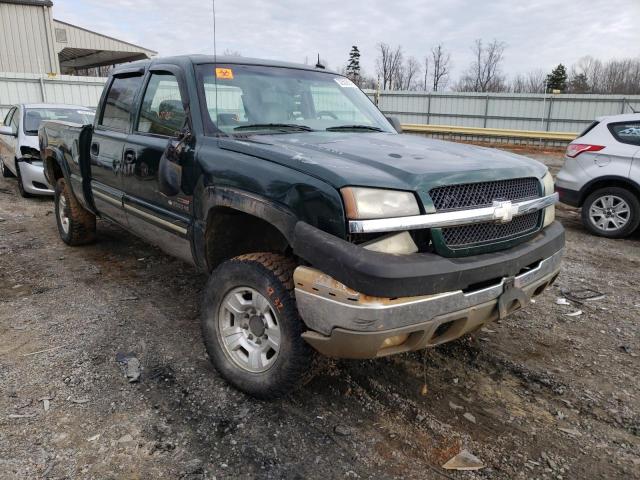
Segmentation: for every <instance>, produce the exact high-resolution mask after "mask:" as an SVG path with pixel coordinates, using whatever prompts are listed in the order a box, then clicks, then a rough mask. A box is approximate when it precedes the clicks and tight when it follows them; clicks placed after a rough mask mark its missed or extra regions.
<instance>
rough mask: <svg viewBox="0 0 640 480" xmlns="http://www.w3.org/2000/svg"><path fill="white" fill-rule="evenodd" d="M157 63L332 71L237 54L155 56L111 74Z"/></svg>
mask: <svg viewBox="0 0 640 480" xmlns="http://www.w3.org/2000/svg"><path fill="white" fill-rule="evenodd" d="M159 63H164V64H167V63H168V64H175V65H182V66H185V65H187V64H193V65H200V64H204V63H222V64H237V65H260V66H265V67H282V68H295V69H299V70H312V71H315V72H327V73H333V74H335V73H336V72H332V71H331V70H325V69H321V68H316V67H315V66H314V65H305V64H303V63H291V62H282V61H279V60H267V59H264V58H249V57H239V56H228V55H218V56H215V55H176V56H173V57H156V58H152V59H150V60H138V61H136V62H131V63H125V64H121V65H118V66H117V67H115V68H114V69H113V70H112V71H111V74H114V73H118V72H119V71H120V70H129V69H131V68H136V67H145V68H146V67H147V66H150V65H155V64H159Z"/></svg>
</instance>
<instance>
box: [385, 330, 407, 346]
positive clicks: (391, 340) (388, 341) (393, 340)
mask: <svg viewBox="0 0 640 480" xmlns="http://www.w3.org/2000/svg"><path fill="white" fill-rule="evenodd" d="M407 338H409V334H408V333H404V334H402V335H394V336H393V337H387V338H385V339H384V342H382V348H389V347H397V346H398V345H402V344H403V343H404V342H406V341H407Z"/></svg>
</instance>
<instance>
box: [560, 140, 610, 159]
mask: <svg viewBox="0 0 640 480" xmlns="http://www.w3.org/2000/svg"><path fill="white" fill-rule="evenodd" d="M603 148H604V145H589V144H587V143H570V144H569V146H568V147H567V157H569V158H576V157H577V156H578V155H580V154H581V153H582V152H599V151H600V150H602V149H603Z"/></svg>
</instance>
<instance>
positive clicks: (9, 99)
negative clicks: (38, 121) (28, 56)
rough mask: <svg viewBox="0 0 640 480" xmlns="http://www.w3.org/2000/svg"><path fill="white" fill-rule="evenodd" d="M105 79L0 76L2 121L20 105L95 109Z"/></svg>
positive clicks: (0, 116) (3, 74) (18, 74)
mask: <svg viewBox="0 0 640 480" xmlns="http://www.w3.org/2000/svg"><path fill="white" fill-rule="evenodd" d="M106 80H107V79H106V78H97V77H73V76H69V75H59V76H56V77H54V78H49V77H48V76H47V75H38V74H35V73H9V74H8V73H0V118H2V119H4V116H5V115H6V113H7V112H8V111H9V107H10V106H11V105H14V104H17V103H68V104H73V105H82V106H85V107H96V106H97V105H98V102H99V100H100V95H101V94H102V89H103V87H104V84H105V82H106Z"/></svg>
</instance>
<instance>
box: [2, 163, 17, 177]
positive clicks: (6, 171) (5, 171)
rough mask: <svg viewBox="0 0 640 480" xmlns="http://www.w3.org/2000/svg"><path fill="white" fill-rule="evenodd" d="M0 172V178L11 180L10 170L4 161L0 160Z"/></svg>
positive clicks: (11, 173)
mask: <svg viewBox="0 0 640 480" xmlns="http://www.w3.org/2000/svg"><path fill="white" fill-rule="evenodd" d="M0 170H2V176H3V177H4V178H11V177H13V176H14V175H13V172H11V170H9V169H8V168H7V166H6V165H5V164H4V161H2V160H0Z"/></svg>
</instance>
